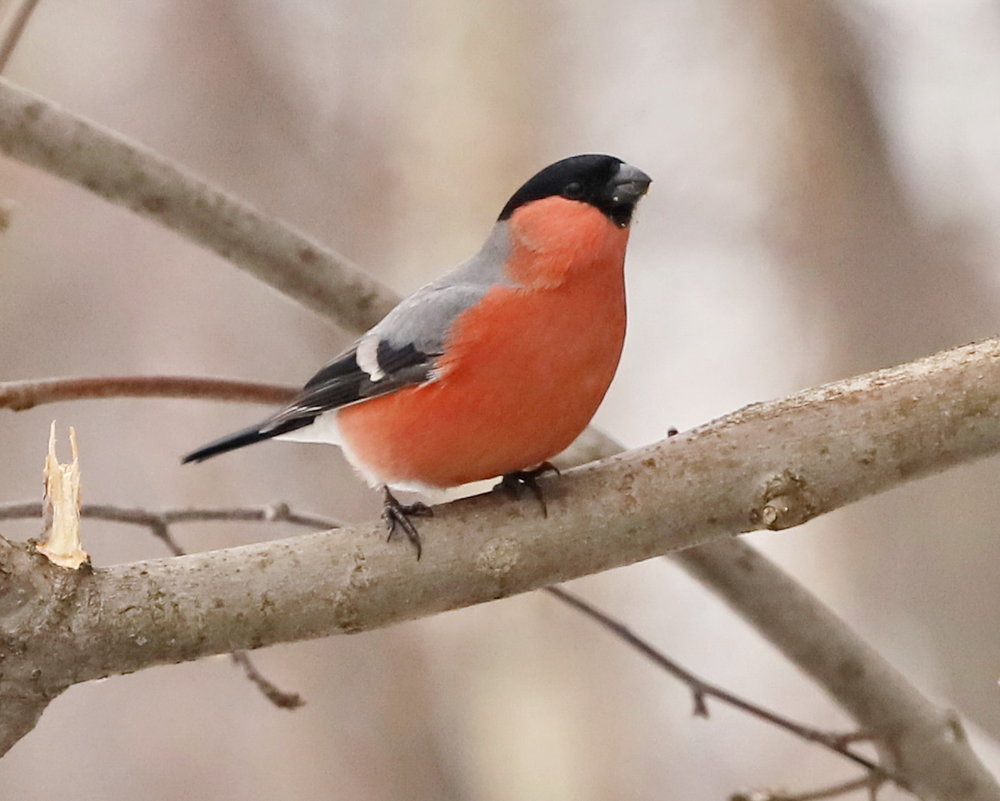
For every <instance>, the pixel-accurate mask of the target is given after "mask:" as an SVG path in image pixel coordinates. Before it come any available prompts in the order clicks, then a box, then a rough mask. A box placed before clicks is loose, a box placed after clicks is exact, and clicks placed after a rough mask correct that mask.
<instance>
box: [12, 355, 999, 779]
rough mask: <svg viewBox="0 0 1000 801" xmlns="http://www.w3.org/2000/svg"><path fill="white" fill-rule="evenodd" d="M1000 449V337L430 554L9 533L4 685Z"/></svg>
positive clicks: (443, 526) (822, 504)
mask: <svg viewBox="0 0 1000 801" xmlns="http://www.w3.org/2000/svg"><path fill="white" fill-rule="evenodd" d="M998 450H1000V341H998V340H989V341H986V342H982V343H977V344H974V345H967V346H963V347H961V348H957V349H954V350H950V351H945V352H943V353H940V354H937V355H935V356H932V357H929V358H927V359H923V360H920V361H918V362H914V363H912V364H908V365H903V366H901V367H898V368H893V369H889V370H883V371H879V372H876V373H872V374H869V375H867V376H861V377H858V378H854V379H850V380H848V381H844V382H839V383H835V384H829V385H826V386H824V387H821V388H819V389H816V390H810V391H808V392H804V393H801V394H799V395H795V396H792V397H790V398H787V399H784V400H779V401H773V402H769V403H763V404H756V405H754V406H750V407H747V408H746V409H743V410H741V411H739V412H737V413H736V414H733V415H730V416H728V417H725V418H721V419H719V420H717V421H714V422H713V423H710V424H708V425H706V426H703V427H701V428H699V429H696V430H693V431H690V432H686V433H683V434H680V435H678V436H675V437H672V438H670V439H668V440H666V441H664V442H661V443H658V444H656V445H653V446H650V447H646V448H642V449H640V450H637V451H632V452H630V453H626V454H622V455H620V456H618V457H614V458H611V459H608V460H606V461H605V462H603V463H600V464H597V465H591V466H588V467H585V468H581V469H578V470H573V471H570V472H569V473H567V474H565V475H564V476H563V477H562V478H560V479H555V480H553V479H543V481H542V483H543V486H544V487H545V491H546V496H547V498H548V499H549V516H548V518H541V517H540V516H539V515H538V513H537V509H536V507H535V505H534V504H530V503H520V502H518V501H511V500H505V499H503V498H502V497H499V496H490V495H487V496H479V497H476V498H469V499H464V500H461V501H458V502H456V503H453V504H449V505H448V506H445V507H440V508H439V509H438V510H437V515H436V516H435V517H434V518H433V519H428V520H426V521H421V523H422V534H423V537H424V541H425V544H426V547H425V553H424V558H423V560H422V561H420V562H416V561H415V560H414V559H413V556H412V553H411V552H410V551H409V550H408V549H407V548H405V547H401V546H399V545H398V544H397V543H386V542H384V530H383V528H382V525H381V523H380V522H378V523H371V524H367V525H362V526H356V527H353V528H350V529H342V530H339V531H334V532H322V533H315V534H308V535H304V536H301V537H296V538H293V539H287V540H280V541H277V542H268V543H258V544H254V545H248V546H243V547H239V548H232V549H227V550H224V551H215V552H211V553H205V554H196V555H192V556H185V557H180V558H174V559H165V560H153V561H149V562H142V563H136V564H130V565H121V566H116V567H111V568H106V569H97V570H94V571H93V572H92V573H90V572H84V571H79V572H77V573H68V572H67V571H62V570H56V569H55V568H53V567H51V566H50V565H48V564H47V563H46V562H45V561H44V560H43V559H42V558H41V557H38V556H35V555H33V554H30V553H29V552H28V551H27V550H26V549H25V548H24V547H22V546H18V545H14V544H11V543H8V542H6V541H3V542H0V570H3V571H4V572H5V573H6V574H8V575H10V576H14V577H16V579H17V580H16V582H14V583H15V584H18V585H19V586H23V587H26V588H30V587H35V586H37V589H36V590H35V591H27V590H25V591H22V592H14V593H9V592H8V593H5V594H4V595H3V596H0V624H2V626H3V629H2V630H0V635H2V636H4V637H6V638H8V639H7V640H6V641H5V642H4V643H3V645H4V646H5V648H4V650H5V652H7V653H9V654H12V655H17V656H16V658H13V657H9V658H8V659H7V660H6V673H5V675H4V679H3V681H4V682H6V683H8V684H11V683H14V684H17V683H18V682H20V685H19V686H20V689H21V690H22V692H21V695H23V694H24V692H25V691H26V690H27V689H30V690H31V692H35V693H37V694H38V696H39V697H48V696H52V695H54V694H56V693H58V692H59V691H60V690H61V689H63V688H64V687H65V686H67V685H69V684H72V683H75V682H78V681H85V680H88V679H93V678H97V677H99V676H105V675H111V674H114V673H120V672H127V671H132V670H137V669H140V668H142V667H148V666H150V665H154V664H161V663H165V662H175V661H182V660H186V659H194V658H197V657H199V656H204V655H207V654H211V653H223V652H228V651H232V650H238V649H242V648H255V647H259V646H261V645H267V644H270V643H275V642H284V641H290V640H297V639H303V638H308V637H317V636H324V635H328V634H334V633H346V632H354V631H361V630H365V629H370V628H375V627H378V626H383V625H387V624H389V623H393V622H397V621H401V620H406V619H410V618H413V617H418V616H421V615H427V614H431V613H434V612H439V611H444V610H446V609H452V608H456V607H459V606H465V605H469V604H472V603H478V602H482V601H486V600H491V599H494V598H500V597H504V596H507V595H511V594H514V593H517V592H523V591H526V590H530V589H536V588H538V587H542V586H545V585H548V584H553V583H556V582H559V581H564V580H567V579H570V578H574V577H576V576H580V575H584V574H587V573H592V572H596V571H599V570H604V569H608V568H611V567H615V566H618V565H622V564H627V563H630V562H634V561H638V560H640V559H645V558H648V557H650V556H654V555H657V554H661V553H665V552H668V551H672V550H677V549H681V548H687V547H690V546H692V545H695V544H698V543H703V542H707V541H709V540H712V539H718V538H721V537H725V536H728V535H732V534H735V533H738V532H743V531H749V530H752V529H755V528H761V527H765V526H768V527H773V528H783V527H787V526H789V525H795V524H797V523H800V522H803V521H804V520H806V519H809V518H811V517H814V516H816V515H818V514H822V513H823V512H826V511H829V510H831V509H834V508H837V507H839V506H842V505H844V504H846V503H850V502H852V501H854V500H858V499H860V498H862V497H866V496H868V495H871V494H873V493H875V492H880V491H883V490H886V489H889V488H891V487H893V486H897V485H898V484H900V483H903V482H904V481H907V480H911V479H913V478H916V477H918V476H921V475H927V474H929V473H932V472H935V471H938V470H941V469H944V468H945V467H947V466H949V465H951V464H955V463H958V462H964V461H969V460H972V459H974V458H977V457H980V456H983V455H986V454H988V453H992V452H996V451H998ZM817 454H819V455H820V456H821V458H819V459H817V458H816V456H817ZM748 455H749V456H748ZM84 534H85V532H84ZM25 571H27V575H23V574H24V572H25ZM751 585H752V583H751ZM776 597H778V598H780V597H782V596H781V595H780V593H779V594H776ZM789 608H790V607H789V606H787V605H785V606H783V607H782V615H780V616H779V617H781V616H788V614H789ZM791 608H795V607H791ZM26 619H27V620H30V621H31V623H30V625H28V626H25V625H23V624H24V622H25V621H26ZM814 622H815V621H810V624H812V623H814ZM12 623H16V624H18V625H12ZM815 630H816V631H819V629H818V628H816V629H815ZM25 632H30V635H25ZM799 636H800V637H801V636H802V632H800V633H799ZM850 664H851V665H854V664H855V663H853V662H851V663H850ZM833 665H834V667H833V668H831V669H833V670H836V669H837V668H836V666H837V665H839V666H840V667H843V665H844V661H843V658H842V657H841V658H838V659H837V660H835V661H834V662H833ZM864 670H868V668H867V667H866V668H865V669H864ZM25 671H26V672H27V673H25ZM848 672H849V673H850V672H851V671H848ZM855 672H856V671H855ZM0 689H6V688H0ZM11 689H15V688H11ZM4 694H6V693H4ZM15 697H17V693H15ZM852 704H853V705H852V706H851V707H850V708H851V709H852V710H853V711H856V712H858V714H859V717H861V718H868V717H869V716H870V714H871V712H866V711H865V710H866V709H867V707H866V706H865V704H863V703H859V702H856V701H855V702H852ZM895 719H897V718H893V720H895ZM937 724H938V728H937V729H935V735H936V739H935V740H934V742H935V744H936V745H938V746H940V743H939V742H938V741H939V740H940V739H941V732H940V725H941V721H940V720H939V721H937ZM949 727H950V723H949ZM949 730H950V731H952V732H954V731H955V730H954V728H952V727H950V728H949ZM907 736H908V737H909V736H911V735H910V734H907ZM932 739H933V738H932ZM953 740H954V738H953ZM952 744H953V746H954V747H955V748H964V743H962V742H961V741H960V740H954V741H953V743H952ZM904 745H905V743H904ZM892 750H893V751H895V749H892ZM894 756H896V757H898V754H894ZM955 764H956V766H957V768H956V769H963V770H964V768H965V767H966V766H965V765H964V764H963V763H955ZM940 770H942V771H943V770H944V768H940ZM893 772H894V773H898V774H899V775H901V776H903V777H904V778H906V779H908V780H909V779H911V776H910V775H908V774H907V773H906V772H905V771H896V770H894V771H893ZM980 773H982V771H981V769H980ZM966 774H967V776H968V775H972V776H974V777H975V778H977V779H978V778H979V776H978V775H977V774H968V772H967V771H966ZM983 781H984V782H985V781H986V779H983ZM984 786H986V785H984ZM988 789H989V790H990V791H992V790H994V789H995V785H993V784H990V785H989V786H988ZM925 797H927V798H946V797H948V796H947V795H934V794H927V795H925ZM952 797H954V796H952ZM967 797H969V798H996V797H997V795H996V794H993V795H991V794H990V793H989V792H984V793H980V794H979V795H969V796H967Z"/></svg>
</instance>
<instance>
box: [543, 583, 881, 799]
mask: <svg viewBox="0 0 1000 801" xmlns="http://www.w3.org/2000/svg"><path fill="white" fill-rule="evenodd" d="M545 591H546V592H548V593H550V594H551V595H554V596H555V597H556V598H558V599H559V600H560V601H563V602H564V603H566V604H569V605H570V606H572V607H573V608H574V609H576V610H577V611H579V612H583V613H584V614H585V615H587V616H588V617H590V618H591V619H593V620H595V621H597V622H598V623H600V624H601V625H602V626H603V627H604V628H605V629H607V630H608V631H610V632H612V633H613V634H614V635H615V636H616V637H618V638H619V639H621V640H623V641H624V642H626V643H628V644H629V645H630V646H632V647H633V648H635V649H636V650H637V651H638V652H639V653H641V654H642V655H643V656H645V657H647V658H648V659H650V660H652V661H653V662H655V663H656V664H657V665H659V666H660V667H661V668H663V669H664V670H665V671H667V672H668V673H670V674H671V675H672V676H674V677H675V678H677V679H679V680H680V681H682V682H683V683H684V684H686V685H687V686H688V688H689V689H690V690H691V693H692V695H693V697H694V714H695V715H696V716H698V717H708V707H707V705H706V703H705V699H706V698H715V699H716V700H718V701H721V702H723V703H725V704H728V705H729V706H732V707H735V708H736V709H740V710H742V711H744V712H746V713H747V714H749V715H752V716H753V717H755V718H758V719H759V720H763V721H766V722H767V723H770V724H772V725H774V726H777V727H778V728H781V729H784V730H785V731H787V732H791V733H792V734H794V735H796V736H797V737H801V738H802V739H804V740H808V741H809V742H813V743H817V744H819V745H821V746H823V747H824V748H828V749H829V750H831V751H834V752H836V753H838V754H840V755H841V756H842V757H845V758H847V759H849V760H851V761H852V762H855V763H856V764H858V765H861V766H862V767H863V768H865V769H866V770H868V771H869V772H870V773H871V774H873V775H875V776H878V777H879V778H883V779H884V778H890V776H889V774H888V773H887V772H886V771H885V770H883V769H882V768H881V767H879V766H878V765H877V764H875V763H874V762H872V761H871V760H870V759H868V758H866V757H864V756H862V755H861V754H858V753H856V752H855V751H852V750H851V749H850V748H848V747H847V746H846V745H844V741H843V738H842V737H840V736H839V735H836V734H830V733H828V732H823V731H819V730H818V729H814V728H811V727H809V726H803V725H802V724H800V723H796V722H795V721H793V720H789V719H788V718H786V717H784V716H783V715H779V714H778V713H776V712H771V711H770V710H767V709H764V708H763V707H760V706H758V705H757V704H754V703H752V702H750V701H746V700H744V699H742V698H740V697H739V696H736V695H733V694H732V693H731V692H729V691H728V690H724V689H722V688H721V687H718V686H717V685H714V684H710V683H708V682H706V681H703V680H702V679H700V678H698V677H697V676H696V675H694V674H693V673H692V672H691V671H689V670H687V669H686V668H684V667H681V666H680V665H679V664H677V662H675V661H674V660H672V659H671V658H670V657H668V656H667V655H666V654H664V653H663V652H661V651H659V650H657V649H656V648H654V647H653V646H652V645H650V644H649V643H648V642H646V641H645V640H643V639H642V638H641V637H639V636H638V635H636V634H634V633H633V632H632V631H631V630H630V629H629V628H628V627H626V626H625V625H624V624H622V623H620V622H619V621H617V620H615V619H614V618H613V617H610V616H609V615H606V614H605V613H604V612H602V611H600V610H599V609H596V608H595V607H593V606H591V605H590V604H589V603H587V602H586V601H584V600H583V599H581V598H579V597H577V596H576V595H573V594H572V593H570V592H567V591H566V590H564V589H562V588H561V587H545ZM893 781H896V779H895V778H893ZM897 783H898V782H897Z"/></svg>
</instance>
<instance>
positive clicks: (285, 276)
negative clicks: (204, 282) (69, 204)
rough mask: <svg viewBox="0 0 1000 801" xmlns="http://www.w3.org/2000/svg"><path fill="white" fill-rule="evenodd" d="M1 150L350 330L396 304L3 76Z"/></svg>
mask: <svg viewBox="0 0 1000 801" xmlns="http://www.w3.org/2000/svg"><path fill="white" fill-rule="evenodd" d="M0 151H2V152H4V153H6V154H7V155H8V156H10V157H11V158H14V159H17V160H18V161H22V162H24V163H25V164H30V165H32V166H34V167H39V168H41V169H43V170H45V171H47V172H50V173H52V174H53V175H58V176H59V177H61V178H65V179H66V180H67V181H72V182H73V183H75V184H79V185H80V186H82V187H83V188H85V189H88V190H89V191H91V192H94V193H95V194H98V195H100V196H101V197H103V198H105V199H106V200H110V201H111V202H112V203H116V204H118V205H121V206H125V207H127V208H129V209H131V210H132V211H134V212H136V213H138V214H141V215H142V216H144V217H149V218H151V219H153V220H155V221H157V222H159V223H160V224H161V225H164V226H166V227H167V228H171V229H173V230H175V231H178V232H180V233H181V234H183V235H184V236H186V237H187V238H188V239H190V240H192V241H193V242H197V243H198V244H200V245H203V246H204V247H206V248H209V249H210V250H213V251H215V252H216V253H218V254H219V255H221V256H223V257H224V258H226V259H229V260H230V261H232V262H233V263H234V264H236V265H237V266H239V267H241V268H243V269H244V270H248V271H249V272H251V273H252V274H253V275H254V276H255V277H256V278H258V279H260V280H261V281H263V282H264V283H266V284H269V285H270V286H272V287H274V288H275V289H277V290H278V291H279V292H282V293H283V294H285V295H288V296H289V297H292V298H294V299H295V300H297V301H299V303H301V304H303V305H304V306H307V307H308V308H310V309H312V310H313V311H316V312H318V313H320V314H323V315H326V316H328V317H331V318H332V319H334V320H336V321H338V322H344V323H346V324H347V325H348V327H349V328H351V329H353V330H359V329H366V328H368V327H370V326H372V325H374V324H375V323H376V322H378V321H379V320H380V319H382V317H384V316H385V314H386V313H388V311H389V310H390V309H391V308H392V306H393V305H395V304H394V299H393V298H392V295H391V293H388V292H387V291H386V289H385V288H384V287H383V286H382V285H381V284H379V283H378V282H377V281H376V280H375V279H373V278H371V277H370V276H368V275H367V274H366V273H364V272H362V271H361V270H359V269H358V268H357V267H356V266H355V265H353V264H351V263H350V262H349V261H348V260H347V259H346V258H344V257H343V256H340V255H338V254H336V253H334V252H333V251H331V250H330V249H329V248H327V247H325V246H323V245H321V244H320V243H319V242H317V241H316V240H314V239H311V238H310V237H307V236H306V235H305V234H303V233H301V232H299V231H296V230H295V229H293V228H292V227H291V226H289V225H287V224H286V223H282V222H280V221H278V220H276V219H274V218H273V217H270V216H268V215H266V214H263V213H261V212H260V211H258V210H257V209H255V208H254V207H252V206H251V205H249V204H248V203H245V202H243V201H241V200H238V199H237V198H235V197H233V196H232V195H230V194H228V193H226V192H223V191H222V190H221V189H218V188H216V187H214V186H212V185H211V184H209V183H207V182H206V181H204V180H203V179H202V178H200V177H199V176H197V175H195V174H194V173H192V172H190V171H189V170H186V169H184V168H182V167H180V166H178V165H176V164H174V163H173V162H171V161H169V160H168V159H166V158H164V157H163V156H161V155H159V154H158V153H155V152H153V151H152V150H149V149H148V148H145V147H143V146H142V145H139V144H136V143H135V142H131V141H129V140H128V139H126V138H125V137H123V136H121V135H120V134H118V133H115V132H114V131H110V130H108V129H106V128H102V127H101V126H100V125H97V124H96V123H93V122H90V121H88V120H86V119H84V118H82V117H79V116H76V115H74V114H71V113H70V112H68V111H66V110H64V109H62V108H60V107H59V106H57V105H55V104H54V103H52V102H51V101H49V100H45V99H44V98H42V97H39V96H38V95H35V94H33V93H31V92H29V91H27V90H25V89H21V88H18V87H16V86H14V85H13V84H12V83H10V82H9V81H7V80H4V79H2V78H0Z"/></svg>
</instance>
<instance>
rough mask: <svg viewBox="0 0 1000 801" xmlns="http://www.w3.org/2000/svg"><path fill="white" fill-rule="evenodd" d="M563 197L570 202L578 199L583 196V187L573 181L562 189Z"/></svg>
mask: <svg viewBox="0 0 1000 801" xmlns="http://www.w3.org/2000/svg"><path fill="white" fill-rule="evenodd" d="M562 193H563V197H568V198H569V199H570V200H572V199H574V198H578V197H580V195H582V194H583V186H582V185H581V184H580V182H579V181H573V182H572V183H569V184H566V187H565V188H564V189H563V192H562Z"/></svg>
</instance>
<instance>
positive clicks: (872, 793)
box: [729, 776, 885, 801]
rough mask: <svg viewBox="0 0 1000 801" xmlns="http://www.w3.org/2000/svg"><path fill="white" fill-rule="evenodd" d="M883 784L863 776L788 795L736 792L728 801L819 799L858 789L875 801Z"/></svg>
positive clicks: (881, 781) (836, 796)
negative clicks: (864, 791) (866, 792)
mask: <svg viewBox="0 0 1000 801" xmlns="http://www.w3.org/2000/svg"><path fill="white" fill-rule="evenodd" d="M883 784H885V780H884V779H880V778H878V777H875V776H864V777H862V778H860V779H854V780H852V781H849V782H841V783H840V784H834V785H831V786H830V787H824V788H822V789H820V790H813V791H812V792H808V793H796V794H795V795H789V794H787V793H772V792H768V791H756V792H752V793H737V794H736V795H733V796H730V797H729V801H821V799H825V798H839V797H840V796H843V795H849V794H850V793H855V792H857V791H858V790H867V791H868V797H869V798H870V799H871V801H875V799H876V798H877V797H878V791H879V789H880V788H881V787H882V785H883Z"/></svg>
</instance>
